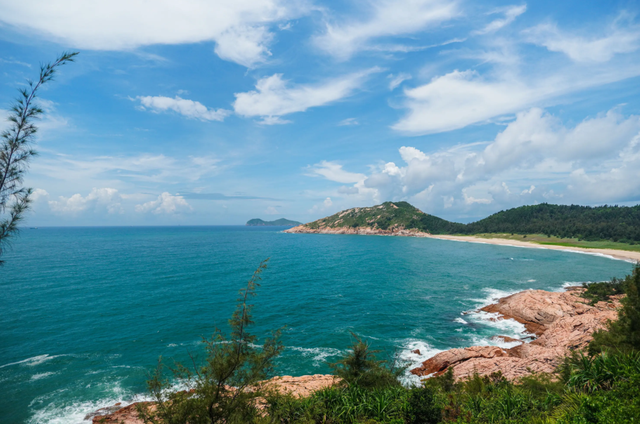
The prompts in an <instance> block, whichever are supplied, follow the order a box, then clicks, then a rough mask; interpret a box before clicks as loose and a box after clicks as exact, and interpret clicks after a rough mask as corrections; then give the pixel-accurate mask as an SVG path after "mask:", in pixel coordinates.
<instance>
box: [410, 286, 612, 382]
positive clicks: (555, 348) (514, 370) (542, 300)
mask: <svg viewBox="0 0 640 424" xmlns="http://www.w3.org/2000/svg"><path fill="white" fill-rule="evenodd" d="M581 291H582V289H574V290H571V291H570V292H563V293H557V292H547V291H542V290H528V291H524V292H520V293H516V294H514V295H511V296H507V297H505V298H502V299H500V300H499V301H498V303H496V304H493V305H489V306H486V307H484V308H482V309H481V310H482V311H485V312H489V313H496V314H497V315H499V317H498V318H496V319H514V320H516V321H518V322H520V323H522V324H524V325H525V327H526V328H527V330H528V331H530V332H532V333H535V334H536V335H537V336H538V338H537V339H536V340H533V341H532V342H530V343H524V342H523V343H522V344H520V345H519V346H515V347H512V348H510V349H502V348H500V347H495V346H472V347H468V348H464V349H450V350H448V351H445V352H441V353H439V354H437V355H435V356H434V357H432V358H430V359H428V360H426V361H425V362H423V364H422V365H421V366H420V367H418V368H415V369H413V370H411V372H412V373H413V374H415V375H418V376H431V375H441V374H442V373H444V372H445V371H447V369H448V368H449V367H451V368H453V374H454V377H455V378H456V379H460V378H466V377H469V376H472V375H473V374H475V373H478V374H479V375H481V376H484V375H490V374H492V373H494V372H498V371H500V372H501V373H502V374H503V376H504V377H505V378H507V379H509V380H517V379H518V378H520V377H523V376H526V375H529V374H531V373H539V372H542V373H551V372H553V371H554V370H555V368H556V367H557V366H558V365H559V363H560V361H561V360H562V358H563V357H564V356H565V355H567V354H569V353H570V352H571V351H572V350H576V349H582V348H585V347H586V346H587V345H588V344H589V342H590V341H591V340H592V334H593V333H594V331H596V330H598V329H601V328H603V327H604V326H605V324H606V323H607V321H609V320H615V319H616V317H617V312H616V309H617V308H619V307H620V302H619V297H617V298H614V299H613V301H612V302H611V303H607V302H598V303H597V304H596V305H595V306H590V305H588V304H586V303H585V300H584V299H583V298H581V297H580V296H579V295H580V293H581ZM502 338H503V340H504V341H506V342H513V341H517V340H515V339H509V340H507V338H504V337H502Z"/></svg>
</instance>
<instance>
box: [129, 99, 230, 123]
mask: <svg viewBox="0 0 640 424" xmlns="http://www.w3.org/2000/svg"><path fill="white" fill-rule="evenodd" d="M136 99H137V100H139V101H140V104H141V105H142V106H143V108H147V109H150V110H151V111H153V112H166V111H169V110H172V111H174V112H177V113H179V114H180V115H183V116H186V117H188V118H193V119H199V120H201V121H223V120H224V118H226V117H227V116H229V115H230V114H231V111H228V110H225V109H217V110H212V109H207V107H206V106H205V105H203V104H202V103H200V102H196V101H193V100H188V99H183V98H181V97H179V96H176V97H175V98H173V99H172V98H171V97H164V96H138V97H136Z"/></svg>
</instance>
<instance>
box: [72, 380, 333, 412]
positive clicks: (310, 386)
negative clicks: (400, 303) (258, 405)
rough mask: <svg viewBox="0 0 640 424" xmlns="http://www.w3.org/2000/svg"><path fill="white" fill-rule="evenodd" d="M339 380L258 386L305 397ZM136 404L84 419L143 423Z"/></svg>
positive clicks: (115, 407)
mask: <svg viewBox="0 0 640 424" xmlns="http://www.w3.org/2000/svg"><path fill="white" fill-rule="evenodd" d="M339 381H340V379H339V378H337V377H335V376H333V375H325V374H315V375H303V376H301V377H291V376H288V375H285V376H281V377H274V378H272V379H270V380H266V381H264V382H262V383H261V384H260V386H261V388H262V389H264V390H267V391H268V390H275V391H277V392H279V393H281V394H291V395H293V396H297V397H306V396H309V395H311V394H312V393H313V392H315V391H317V390H321V389H324V388H327V387H330V386H333V385H334V384H336V383H338V382H339ZM144 403H147V404H148V403H149V402H144ZM136 405H137V403H133V404H131V405H128V406H125V407H124V408H123V407H121V406H120V404H116V405H114V406H110V407H108V408H102V409H99V410H97V411H96V412H94V413H92V414H89V415H87V417H85V419H92V420H93V424H144V422H143V421H142V420H141V419H140V418H138V412H137V410H136ZM150 407H151V408H153V407H154V406H153V405H150Z"/></svg>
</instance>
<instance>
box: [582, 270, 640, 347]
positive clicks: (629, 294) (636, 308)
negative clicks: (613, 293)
mask: <svg viewBox="0 0 640 424" xmlns="http://www.w3.org/2000/svg"><path fill="white" fill-rule="evenodd" d="M622 285H623V290H624V292H625V294H626V296H625V297H624V298H623V299H622V301H621V303H622V308H620V310H619V311H618V319H617V320H616V321H612V322H610V323H609V324H608V325H607V328H606V329H605V330H601V331H597V332H596V333H594V335H593V341H592V342H591V343H590V344H589V352H590V353H591V354H595V353H597V352H599V351H602V350H607V349H609V350H611V349H617V350H626V351H629V350H640V263H638V264H636V266H635V267H634V269H633V272H632V274H631V275H628V276H627V277H626V278H625V279H624V280H623V282H622Z"/></svg>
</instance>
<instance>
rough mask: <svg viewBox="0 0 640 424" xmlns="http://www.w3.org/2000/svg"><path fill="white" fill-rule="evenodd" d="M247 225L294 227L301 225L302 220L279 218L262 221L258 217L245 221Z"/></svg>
mask: <svg viewBox="0 0 640 424" xmlns="http://www.w3.org/2000/svg"><path fill="white" fill-rule="evenodd" d="M246 225H247V226H249V227H295V226H296V225H302V222H298V221H292V220H290V219H285V218H280V219H276V220H275V221H263V220H262V219H260V218H254V219H250V220H248V221H247V224H246Z"/></svg>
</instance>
